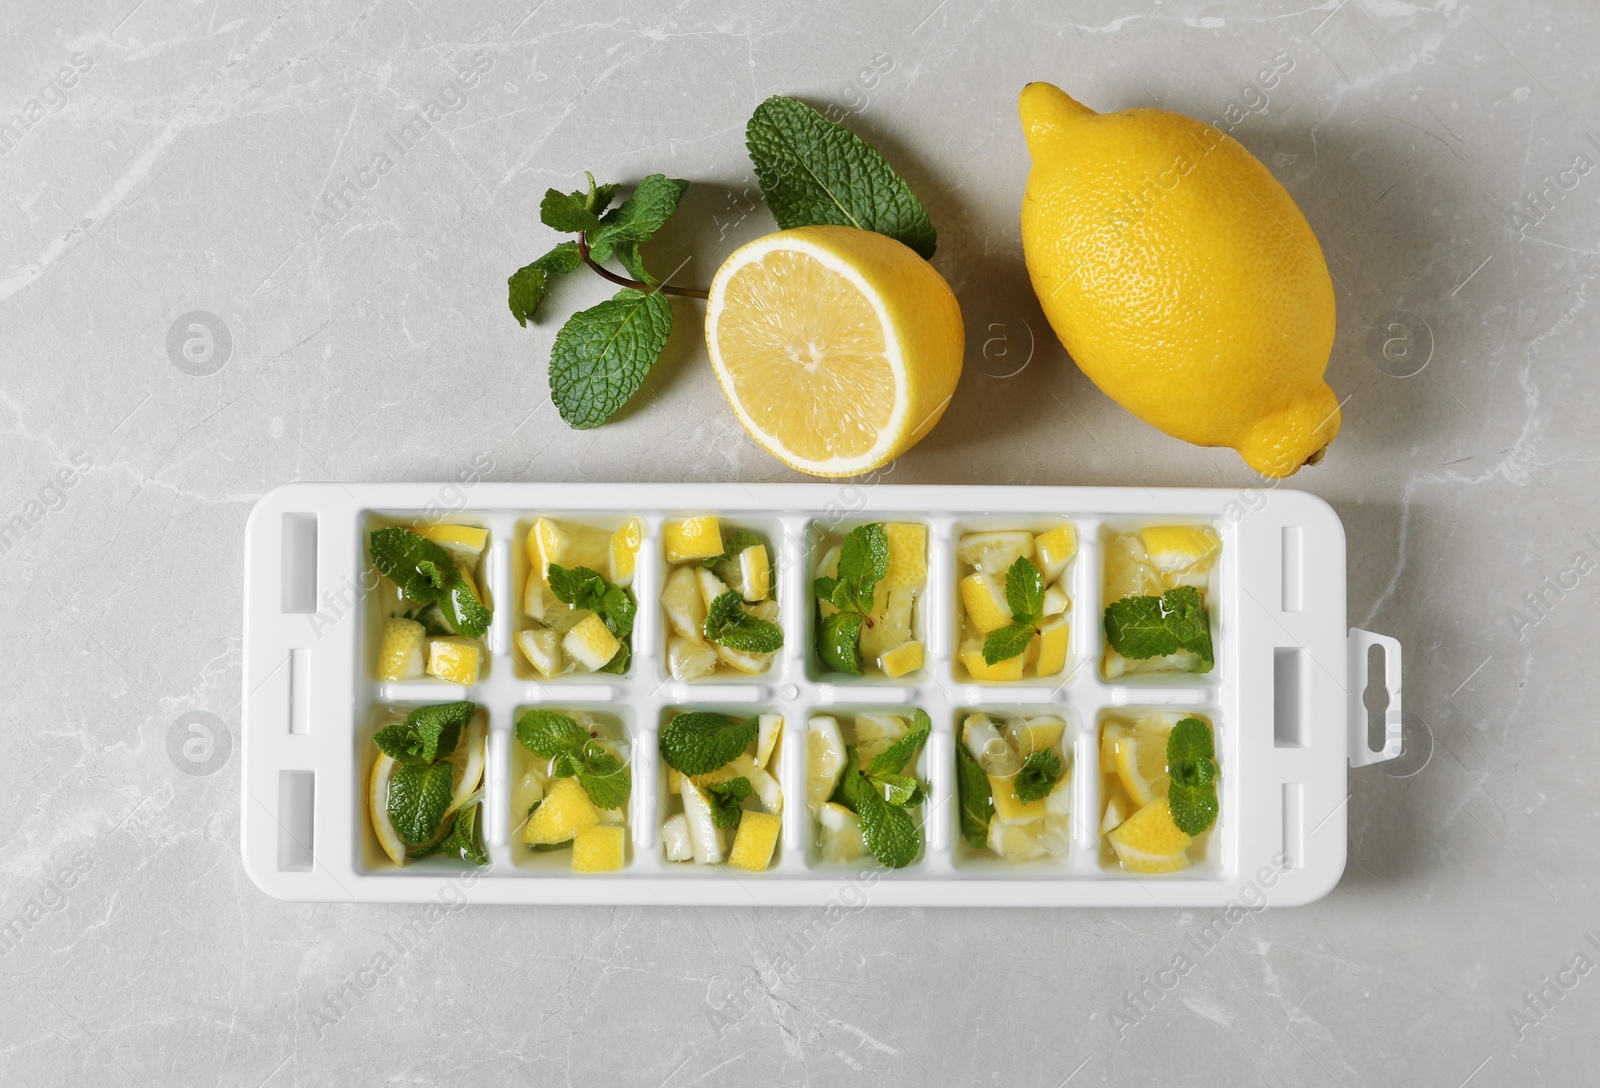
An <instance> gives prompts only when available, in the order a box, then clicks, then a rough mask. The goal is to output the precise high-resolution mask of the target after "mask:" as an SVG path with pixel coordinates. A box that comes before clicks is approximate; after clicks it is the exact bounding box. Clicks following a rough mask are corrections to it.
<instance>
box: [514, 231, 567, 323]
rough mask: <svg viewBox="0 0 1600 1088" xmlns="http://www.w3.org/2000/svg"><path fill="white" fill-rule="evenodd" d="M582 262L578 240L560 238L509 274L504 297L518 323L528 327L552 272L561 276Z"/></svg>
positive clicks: (542, 297) (541, 299) (552, 274)
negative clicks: (558, 241)
mask: <svg viewBox="0 0 1600 1088" xmlns="http://www.w3.org/2000/svg"><path fill="white" fill-rule="evenodd" d="M582 263H583V258H582V257H581V256H580V255H579V253H578V243H576V242H562V243H560V244H559V245H557V246H556V247H555V248H554V249H552V250H551V251H550V252H549V253H546V254H545V255H544V256H543V257H540V258H539V259H538V260H537V261H534V262H533V263H532V264H525V265H523V266H522V267H521V268H519V269H517V270H516V271H515V272H513V273H511V277H510V278H509V279H507V280H506V287H507V291H508V297H507V301H508V302H509V303H510V306H511V316H512V317H514V318H516V319H517V324H519V325H521V326H522V327H523V328H527V327H528V322H529V321H531V320H532V319H533V315H534V311H535V310H537V309H538V308H539V303H540V302H541V301H543V299H544V290H545V287H547V286H548V285H549V280H550V278H551V277H552V276H564V275H566V274H567V273H569V272H575V271H577V269H578V266H579V265H580V264H582Z"/></svg>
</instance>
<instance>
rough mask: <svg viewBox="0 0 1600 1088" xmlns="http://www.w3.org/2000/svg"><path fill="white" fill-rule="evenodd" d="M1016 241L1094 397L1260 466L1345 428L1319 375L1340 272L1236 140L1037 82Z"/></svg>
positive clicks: (1026, 114) (1273, 464)
mask: <svg viewBox="0 0 1600 1088" xmlns="http://www.w3.org/2000/svg"><path fill="white" fill-rule="evenodd" d="M1018 109H1019V112H1020V113H1021V115H1022V128H1023V132H1024V133H1025V135H1026V136H1027V140H1028V150H1029V152H1030V153H1031V154H1032V156H1033V169H1032V171H1031V172H1030V173H1029V175H1028V190H1027V195H1026V197H1025V199H1024V200H1023V204H1022V248H1023V252H1024V254H1025V256H1026V258H1027V262H1028V276H1029V278H1030V279H1031V280H1032V281H1033V289H1034V291H1035V293H1037V294H1038V296H1039V304H1040V305H1041V306H1042V307H1043V308H1044V313H1045V316H1046V317H1047V318H1049V320H1050V325H1051V327H1052V328H1053V329H1055V332H1056V335H1057V336H1058V337H1060V339H1061V343H1062V344H1063V346H1065V347H1066V349H1067V351H1068V352H1070V353H1071V354H1072V357H1073V359H1074V360H1076V361H1077V364H1078V366H1079V367H1080V368H1081V369H1082V370H1083V372H1084V373H1085V374H1087V375H1088V376H1089V379H1090V380H1091V381H1093V382H1094V383H1095V385H1097V386H1099V387H1100V389H1101V390H1102V391H1104V392H1105V394H1106V395H1107V396H1109V397H1111V398H1112V399H1113V400H1115V401H1116V402H1117V403H1119V404H1121V405H1122V406H1123V407H1124V408H1126V409H1128V411H1130V412H1132V413H1133V414H1134V415H1136V416H1138V417H1139V418H1140V419H1142V420H1144V421H1145V422H1146V423H1149V424H1151V425H1152V426H1155V427H1158V428H1160V429H1161V430H1163V431H1165V432H1166V433H1167V434H1170V435H1172V436H1173V437H1175V438H1181V439H1183V440H1184V441H1186V442H1193V443H1195V444H1196V445H1200V446H1230V447H1232V448H1233V449H1236V450H1238V451H1239V455H1240V456H1241V457H1243V458H1244V459H1245V461H1246V462H1247V463H1248V464H1249V465H1250V467H1251V468H1253V469H1255V470H1256V471H1257V472H1260V473H1261V474H1262V475H1264V476H1270V477H1282V476H1290V475H1293V473H1294V472H1295V471H1296V470H1297V469H1299V467H1300V466H1301V465H1302V464H1315V463H1316V462H1317V461H1318V460H1320V459H1321V457H1322V452H1323V450H1325V449H1326V448H1327V445H1328V443H1329V442H1331V441H1332V440H1333V437H1334V436H1335V435H1336V434H1338V433H1339V404H1338V401H1337V399H1336V398H1335V397H1334V394H1333V390H1332V389H1329V388H1328V385H1327V383H1326V382H1325V381H1323V377H1322V376H1323V372H1324V370H1326V368H1327V365H1328V355H1329V352H1330V351H1331V350H1332V348H1333V333H1334V302H1333V283H1332V280H1331V278H1330V276H1329V275H1328V266H1327V262H1326V261H1325V260H1324V259H1323V256H1322V247H1321V246H1319V245H1318V244H1317V238H1316V235H1315V234H1313V233H1312V232H1311V227H1310V225H1309V224H1308V223H1307V222H1306V219H1305V216H1304V215H1302V214H1301V212H1300V209H1299V208H1298V207H1297V206H1296V205H1295V202H1294V199H1293V198H1292V197H1291V196H1290V195H1289V194H1288V192H1287V191H1285V190H1284V188H1283V186H1282V185H1280V184H1278V181H1277V179H1276V178H1274V177H1273V176H1272V174H1271V173H1270V172H1269V171H1268V170H1267V168H1266V167H1265V166H1263V165H1262V164H1261V162H1260V161H1259V160H1257V159H1256V158H1255V157H1254V156H1253V155H1251V154H1250V152H1248V151H1246V150H1245V149H1244V148H1243V147H1242V146H1241V145H1240V144H1239V142H1238V141H1237V140H1235V139H1233V138H1232V137H1230V136H1227V135H1224V134H1223V133H1222V132H1220V131H1219V130H1217V129H1216V128H1213V127H1212V126H1210V125H1206V124H1202V123H1201V122H1199V121H1195V120H1193V119H1192V118H1189V117H1185V116H1183V115H1182V114H1177V113H1172V112H1169V111H1167V110H1148V109H1135V110H1124V111H1123V112H1121V113H1108V114H1099V113H1096V112H1094V111H1093V110H1091V109H1089V108H1088V107H1087V106H1083V105H1080V104H1079V103H1078V102H1076V101H1074V100H1073V99H1072V98H1070V97H1068V95H1067V94H1066V93H1065V92H1064V91H1062V90H1061V89H1060V88H1059V87H1054V86H1051V85H1050V84H1048V83H1030V84H1028V85H1027V86H1026V87H1024V88H1023V90H1022V97H1021V101H1020V102H1019V103H1018Z"/></svg>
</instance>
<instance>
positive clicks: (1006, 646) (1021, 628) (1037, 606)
mask: <svg viewBox="0 0 1600 1088" xmlns="http://www.w3.org/2000/svg"><path fill="white" fill-rule="evenodd" d="M1006 605H1007V606H1008V607H1009V608H1010V609H1011V622H1010V623H1009V624H1007V625H1006V626H1004V627H1001V628H997V629H996V630H993V631H990V632H989V634H988V636H987V637H985V638H984V640H983V660H984V662H985V663H986V664H989V665H993V664H995V663H996V662H999V661H1005V660H1008V659H1009V658H1013V657H1016V656H1018V655H1019V654H1021V653H1023V652H1024V651H1025V650H1027V648H1028V643H1030V642H1032V641H1033V636H1034V635H1036V634H1038V632H1039V621H1040V620H1042V619H1044V572H1043V571H1041V570H1040V569H1039V567H1038V565H1037V564H1035V563H1034V561H1033V560H1031V559H1029V558H1028V557H1027V556H1025V555H1019V556H1017V558H1016V561H1015V562H1013V563H1012V564H1011V568H1010V569H1009V570H1007V571H1006Z"/></svg>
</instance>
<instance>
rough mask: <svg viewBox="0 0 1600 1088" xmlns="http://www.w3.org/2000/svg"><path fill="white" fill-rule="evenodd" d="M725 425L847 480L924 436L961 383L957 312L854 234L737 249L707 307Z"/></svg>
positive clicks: (906, 261) (908, 261)
mask: <svg viewBox="0 0 1600 1088" xmlns="http://www.w3.org/2000/svg"><path fill="white" fill-rule="evenodd" d="M706 346H707V348H708V349H709V351H710V354H711V366H712V369H713V370H715V371H716V375H717V381H718V382H720V383H721V385H722V392H723V395H724V396H726V397H727V398H728V403H729V404H730V405H731V406H732V407H733V414H734V416H735V417H737V418H738V420H739V423H740V424H741V425H742V426H743V427H744V429H745V430H746V431H748V432H749V433H750V437H752V438H754V439H755V440H756V442H758V443H759V444H760V445H761V447H762V448H763V449H765V450H766V451H767V452H768V453H770V454H772V455H773V456H774V457H776V458H778V460H780V461H782V462H784V463H785V464H787V465H789V466H790V467H791V468H795V469H798V470H800V471H801V472H805V473H809V474H811V475H813V476H855V475H859V474H860V473H863V472H869V471H871V470H872V469H875V468H877V467H879V466H880V465H884V464H886V463H888V462H889V461H892V460H894V459H895V458H896V457H898V456H900V455H901V454H902V453H904V452H905V451H906V450H908V449H910V448H911V447H912V446H913V445H915V444H916V443H917V442H918V441H919V440H920V439H921V438H922V436H923V435H925V434H927V433H928V432H929V431H930V430H932V429H933V425H934V424H935V423H937V422H939V417H940V416H942V415H943V414H944V409H945V406H946V405H947V404H949V402H950V397H951V395H952V394H953V393H954V392H955V388H956V381H957V380H958V379H959V378H960V377H961V355H962V351H963V347H964V341H963V332H962V325H961V309H960V307H959V306H958V305H957V304H956V297H955V295H954V294H953V293H952V292H951V290H950V285H949V284H947V283H945V281H944V278H943V277H942V276H940V275H939V273H937V272H935V271H934V270H933V266H932V265H930V264H929V263H928V262H927V261H925V260H923V259H922V258H921V257H919V256H917V255H916V254H915V253H914V252H912V251H911V250H910V249H909V248H907V247H906V246H904V245H902V244H901V243H899V242H897V241H895V240H894V239H892V238H887V237H885V236H884V235H881V234H875V233H873V232H871V231H865V230H857V229H855V228H853V227H835V226H816V227H797V228H795V229H793V230H784V231H778V232H777V233H776V234H769V235H767V236H766V237H764V238H758V239H756V240H755V241H753V242H750V243H749V244H747V245H745V246H743V247H741V248H740V249H738V250H736V251H735V252H734V254H733V255H732V256H731V257H729V258H728V260H727V261H726V262H725V263H724V264H723V266H722V267H721V268H720V269H718V270H717V274H716V277H715V278H714V279H713V280H712V282H711V297H710V299H709V301H708V302H707V304H706Z"/></svg>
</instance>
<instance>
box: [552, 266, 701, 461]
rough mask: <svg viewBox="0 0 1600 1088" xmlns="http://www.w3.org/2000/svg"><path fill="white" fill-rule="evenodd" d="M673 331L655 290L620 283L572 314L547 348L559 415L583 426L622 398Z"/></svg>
mask: <svg viewBox="0 0 1600 1088" xmlns="http://www.w3.org/2000/svg"><path fill="white" fill-rule="evenodd" d="M671 332H672V306H671V305H670V304H669V303H668V302H667V297H666V296H665V295H663V294H660V293H659V292H652V293H650V294H648V295H647V294H642V293H640V292H638V291H635V290H634V289H633V288H631V287H624V288H623V289H622V290H620V291H618V292H617V293H616V294H615V295H614V296H612V298H611V299H610V300H609V301H607V302H602V303H600V305H598V306H591V307H590V308H589V309H587V310H582V311H580V312H578V313H575V314H573V315H572V316H571V317H570V318H568V319H567V323H566V324H565V325H563V326H561V331H560V332H559V333H557V334H556V342H555V346H554V347H553V348H551V350H550V397H551V399H552V400H554V401H555V402H556V408H557V409H559V410H560V412H561V418H562V419H564V420H566V421H567V423H569V424H570V425H571V426H573V427H575V428H577V429H579V430H586V429H588V428H590V427H598V426H600V424H602V423H604V422H606V420H608V419H610V418H611V417H612V416H614V415H616V414H617V411H618V410H619V409H620V408H621V407H622V406H623V404H625V403H627V400H628V398H629V397H631V396H633V394H634V393H636V392H637V391H638V389H639V386H640V385H641V384H642V383H643V382H644V378H645V375H646V374H648V373H649V372H650V368H651V367H652V366H654V365H655V362H656V359H657V358H659V357H660V355H661V349H662V348H663V347H665V346H666V343H667V336H668V334H669V333H671Z"/></svg>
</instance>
